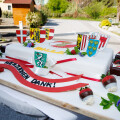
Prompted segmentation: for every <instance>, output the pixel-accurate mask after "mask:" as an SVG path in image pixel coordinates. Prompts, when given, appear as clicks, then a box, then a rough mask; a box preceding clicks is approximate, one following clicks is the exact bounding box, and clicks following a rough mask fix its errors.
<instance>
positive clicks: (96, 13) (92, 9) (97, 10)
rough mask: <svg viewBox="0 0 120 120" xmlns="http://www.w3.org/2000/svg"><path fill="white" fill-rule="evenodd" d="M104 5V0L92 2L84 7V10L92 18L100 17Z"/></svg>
mask: <svg viewBox="0 0 120 120" xmlns="http://www.w3.org/2000/svg"><path fill="white" fill-rule="evenodd" d="M103 7H104V5H103V3H102V2H92V3H91V4H89V6H87V7H85V8H84V11H85V12H86V13H87V14H88V15H89V16H90V17H91V18H94V19H96V18H99V17H100V15H101V9H102V8H103Z"/></svg>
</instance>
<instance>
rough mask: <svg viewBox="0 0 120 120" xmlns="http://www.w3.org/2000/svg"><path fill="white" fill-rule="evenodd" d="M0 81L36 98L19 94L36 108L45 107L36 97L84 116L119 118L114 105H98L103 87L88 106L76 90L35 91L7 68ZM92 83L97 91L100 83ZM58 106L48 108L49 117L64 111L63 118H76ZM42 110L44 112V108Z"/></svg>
mask: <svg viewBox="0 0 120 120" xmlns="http://www.w3.org/2000/svg"><path fill="white" fill-rule="evenodd" d="M81 82H87V80H85V79H81ZM0 83H1V84H3V85H5V86H8V87H10V88H13V89H15V90H17V91H20V92H22V93H25V94H28V95H30V96H33V97H35V98H37V99H36V100H37V102H36V100H35V98H33V97H32V99H30V98H31V97H30V96H29V97H28V96H24V97H23V94H21V95H19V100H23V98H25V102H27V103H29V104H31V105H32V106H34V107H36V108H37V109H40V107H46V105H45V106H44V104H43V103H42V105H41V104H38V103H39V102H40V101H39V100H38V99H41V100H43V101H46V102H49V103H51V104H54V105H57V106H59V107H62V108H64V109H67V110H70V111H74V112H76V113H80V114H83V115H86V116H89V117H92V118H95V119H106V120H108V119H109V120H110V119H116V120H117V119H119V118H120V113H119V112H118V111H117V109H116V108H115V107H114V106H112V107H111V109H109V110H103V109H102V107H101V106H99V104H100V102H101V96H103V97H105V98H106V93H107V92H106V91H105V90H104V89H103V92H102V90H101V93H102V94H101V95H98V93H97V92H95V94H94V98H95V103H94V105H92V106H88V105H85V104H84V103H83V102H82V101H81V100H80V98H79V95H78V94H79V91H78V90H75V91H69V92H62V93H47V92H41V91H37V90H34V89H31V88H28V87H26V86H24V85H22V84H21V83H19V82H18V81H17V80H16V79H15V77H14V76H13V75H12V74H11V72H10V71H9V70H5V72H3V73H0ZM92 83H94V86H91V88H92V89H93V91H94V90H95V89H96V88H97V89H98V91H99V86H100V84H98V83H97V82H96V83H95V82H94V81H91V85H92ZM95 86H96V87H95ZM118 86H120V82H119V81H118ZM119 89H120V88H118V94H119V92H120V90H119ZM10 91H13V90H12V89H11V90H10V89H9V90H8V92H10ZM17 91H15V93H14V96H15V95H16V97H17V99H18V93H17ZM11 94H12V93H11ZM28 100H29V101H28ZM43 101H42V102H43ZM54 107H56V106H54ZM59 107H57V110H56V111H53V110H51V109H50V110H49V113H48V114H47V115H48V116H50V117H51V118H56V115H55V114H57V113H58V114H59V115H62V114H63V113H64V114H65V115H64V116H63V115H62V116H63V117H64V119H65V120H66V119H67V118H65V117H66V116H70V118H71V119H76V118H77V116H76V115H75V114H74V113H72V114H71V113H70V112H68V111H67V112H65V111H64V110H63V109H61V108H59ZM47 108H50V107H49V105H48V106H47ZM43 112H44V113H46V112H45V109H44V111H43ZM51 112H52V113H51ZM54 113H55V114H54ZM60 113H61V114H60ZM110 115H111V116H110ZM70 118H69V119H70Z"/></svg>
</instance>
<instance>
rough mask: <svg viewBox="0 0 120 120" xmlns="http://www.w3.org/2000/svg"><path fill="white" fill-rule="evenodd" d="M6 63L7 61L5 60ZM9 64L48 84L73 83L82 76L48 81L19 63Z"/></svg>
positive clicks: (15, 61)
mask: <svg viewBox="0 0 120 120" xmlns="http://www.w3.org/2000/svg"><path fill="white" fill-rule="evenodd" d="M0 61H4V60H3V59H0ZM7 61H8V60H7ZM9 62H14V63H17V64H19V65H20V66H21V67H22V68H23V69H24V70H25V71H26V72H27V74H29V75H30V76H31V77H32V78H34V79H37V80H42V81H44V82H50V83H61V82H69V81H74V80H78V79H80V78H81V76H82V75H76V76H74V77H69V78H62V79H49V78H44V77H41V76H38V75H36V74H35V73H34V72H33V71H31V70H30V69H29V68H28V67H26V66H25V65H23V64H21V62H20V61H17V60H9Z"/></svg>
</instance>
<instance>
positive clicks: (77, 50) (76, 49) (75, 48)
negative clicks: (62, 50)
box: [74, 46, 80, 54]
mask: <svg viewBox="0 0 120 120" xmlns="http://www.w3.org/2000/svg"><path fill="white" fill-rule="evenodd" d="M74 50H75V52H76V54H78V53H79V52H80V51H79V49H78V47H77V46H76V47H74Z"/></svg>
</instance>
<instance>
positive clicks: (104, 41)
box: [98, 34, 110, 51]
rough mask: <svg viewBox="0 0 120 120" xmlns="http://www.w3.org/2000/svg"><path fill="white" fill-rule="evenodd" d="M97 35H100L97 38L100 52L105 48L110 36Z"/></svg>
mask: <svg viewBox="0 0 120 120" xmlns="http://www.w3.org/2000/svg"><path fill="white" fill-rule="evenodd" d="M99 35H100V37H99V41H100V44H99V47H98V50H99V51H102V50H103V49H105V47H106V46H107V43H108V41H109V39H110V36H109V35H104V34H99Z"/></svg>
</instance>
